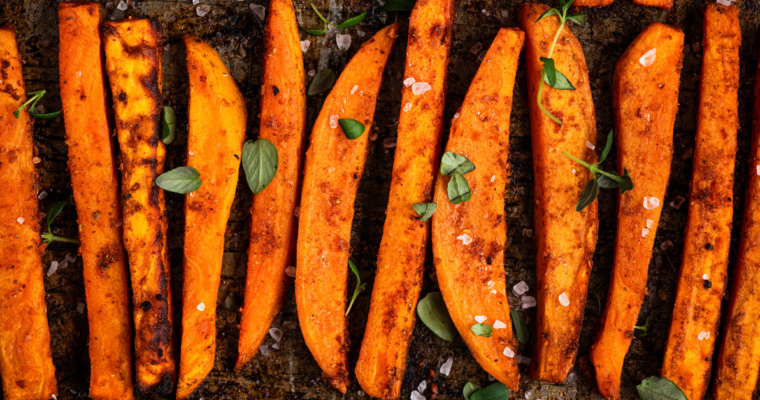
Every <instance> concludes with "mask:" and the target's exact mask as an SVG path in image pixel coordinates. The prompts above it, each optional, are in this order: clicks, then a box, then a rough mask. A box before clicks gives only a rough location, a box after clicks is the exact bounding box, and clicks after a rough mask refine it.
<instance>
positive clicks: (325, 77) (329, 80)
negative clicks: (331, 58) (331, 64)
mask: <svg viewBox="0 0 760 400" xmlns="http://www.w3.org/2000/svg"><path fill="white" fill-rule="evenodd" d="M322 33H324V32H322ZM334 84H335V73H333V72H332V70H331V69H329V68H325V69H323V70H320V71H319V72H317V75H315V76H314V79H312V80H311V84H310V85H309V91H308V92H307V94H308V95H309V96H314V95H315V94H320V93H322V92H326V91H328V90H330V89H332V87H333V85H334Z"/></svg>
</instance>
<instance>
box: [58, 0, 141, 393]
mask: <svg viewBox="0 0 760 400" xmlns="http://www.w3.org/2000/svg"><path fill="white" fill-rule="evenodd" d="M100 21H101V15H100V4H97V3H61V4H60V6H59V7H58V26H59V30H60V36H61V42H60V53H59V55H58V57H59V71H60V77H61V79H60V85H61V103H62V104H63V111H64V121H65V124H66V144H67V145H68V150H69V172H70V173H71V186H72V188H73V189H74V199H75V200H76V206H77V215H78V223H79V227H80V228H79V240H80V242H81V245H80V247H79V252H80V253H81V255H82V260H83V265H84V282H85V290H86V294H87V308H88V311H87V319H88V322H89V331H90V343H89V347H90V364H91V365H92V367H91V372H90V392H89V396H90V397H92V398H93V399H114V400H116V399H131V398H132V321H131V316H130V305H129V282H128V279H127V273H128V272H127V256H126V253H125V252H124V244H123V240H122V228H121V207H119V205H120V203H119V177H118V176H117V165H116V161H115V158H114V152H113V142H112V139H111V129H110V127H109V126H108V120H107V117H106V92H105V81H104V78H103V75H104V72H103V57H102V52H101V47H100V45H101V43H100V30H99V28H98V26H99V24H100Z"/></svg>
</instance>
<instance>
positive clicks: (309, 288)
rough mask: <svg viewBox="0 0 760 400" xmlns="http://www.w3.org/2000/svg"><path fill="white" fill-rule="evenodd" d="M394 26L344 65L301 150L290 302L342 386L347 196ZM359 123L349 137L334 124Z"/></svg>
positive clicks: (354, 184) (361, 157)
mask: <svg viewBox="0 0 760 400" xmlns="http://www.w3.org/2000/svg"><path fill="white" fill-rule="evenodd" d="M398 29H399V24H398V23H396V24H393V25H390V26H388V27H386V28H384V29H382V30H380V31H379V32H378V33H377V34H375V36H374V37H373V38H372V39H370V40H368V41H367V42H365V43H364V44H363V45H362V47H361V49H359V51H358V52H357V53H356V55H354V57H353V58H352V59H351V61H350V62H349V63H348V64H347V65H346V68H345V69H344V70H343V73H342V74H341V75H340V77H339V78H338V81H337V82H336V83H335V86H334V87H333V89H332V91H331V92H330V95H329V96H327V99H326V100H325V103H324V106H323V107H322V111H320V113H319V117H317V120H316V122H315V123H314V130H313V131H312V134H311V144H310V145H309V149H308V151H307V152H306V162H305V166H304V183H303V196H302V198H301V212H300V219H299V225H298V245H297V247H298V251H297V253H296V254H297V255H296V263H297V264H296V265H297V269H296V285H295V286H296V306H297V308H298V320H299V323H300V325H301V332H302V333H303V337H304V341H305V342H306V345H307V346H308V347H309V350H311V354H312V355H313V356H314V358H315V359H316V360H317V363H318V364H319V366H320V367H321V368H322V371H323V373H324V376H325V379H327V380H328V381H329V382H330V383H331V384H332V385H333V386H335V388H336V389H338V390H339V391H340V392H341V393H346V388H347V386H348V347H349V342H348V341H349V337H348V327H347V325H348V324H347V318H346V316H345V314H346V292H347V286H348V282H347V280H348V256H349V253H350V246H351V243H350V241H351V223H352V221H353V219H354V200H355V199H356V190H357V189H358V187H359V181H360V180H361V177H362V173H363V172H364V162H365V161H366V159H367V153H368V151H369V133H370V130H371V129H372V119H373V117H374V114H375V103H376V101H377V95H378V92H379V91H380V84H381V83H382V80H383V70H385V64H386V62H387V61H388V57H389V56H390V53H391V49H392V47H393V43H394V42H395V41H396V37H397V36H398ZM339 118H350V119H354V120H356V121H359V122H360V123H362V124H364V126H365V128H366V130H365V132H364V133H363V134H362V135H361V136H359V137H358V138H356V139H354V140H350V139H348V138H347V137H346V134H345V133H344V132H343V130H342V129H341V128H340V126H339V124H338V119H339Z"/></svg>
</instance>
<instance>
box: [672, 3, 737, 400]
mask: <svg viewBox="0 0 760 400" xmlns="http://www.w3.org/2000/svg"><path fill="white" fill-rule="evenodd" d="M704 21H705V22H704V36H703V38H704V39H703V41H702V46H703V47H704V58H703V61H702V78H701V81H700V88H699V90H700V93H699V114H698V119H697V134H696V144H695V146H694V167H693V175H692V179H691V188H690V194H689V216H688V219H687V222H686V236H685V238H684V251H683V261H682V264H681V273H680V276H679V279H678V289H677V291H676V303H675V307H674V309H673V317H672V320H671V324H670V332H669V334H668V343H667V347H666V348H665V361H664V362H663V365H662V376H663V377H666V378H668V379H670V380H671V381H673V382H675V383H676V384H677V385H678V387H680V388H681V389H682V390H683V391H684V393H685V394H686V396H687V397H688V398H689V400H700V399H702V398H703V396H704V394H705V391H706V390H707V384H708V382H709V379H710V366H711V360H712V353H713V348H714V346H715V337H716V336H717V335H718V323H719V317H720V303H721V299H722V298H723V294H724V292H725V283H726V268H727V264H728V252H729V246H730V243H731V220H732V212H733V181H734V158H735V156H736V132H737V128H738V126H739V115H738V110H737V108H738V102H737V92H738V88H739V46H740V44H741V32H740V28H739V17H738V11H737V9H736V7H735V6H732V7H725V6H721V5H717V4H710V5H708V6H707V7H706V9H705V18H704ZM703 275H707V278H708V280H709V281H710V282H711V283H712V286H711V287H708V286H709V285H707V284H706V282H705V279H703ZM702 332H705V333H707V334H709V336H708V337H705V338H704V339H703V340H700V337H701V336H700V333H702Z"/></svg>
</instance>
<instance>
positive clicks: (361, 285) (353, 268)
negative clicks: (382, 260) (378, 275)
mask: <svg viewBox="0 0 760 400" xmlns="http://www.w3.org/2000/svg"><path fill="white" fill-rule="evenodd" d="M348 267H349V268H351V272H353V273H354V275H356V287H355V288H354V294H353V296H351V302H350V303H348V308H347V309H346V315H348V313H350V312H351V307H353V306H354V302H355V301H356V298H357V297H359V293H361V292H363V291H365V290H366V289H367V282H366V280H367V279H369V277H370V275H371V273H370V272H368V271H359V268H356V264H354V262H353V261H351V259H350V258H349V259H348ZM362 276H363V277H364V280H365V282H364V283H362Z"/></svg>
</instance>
